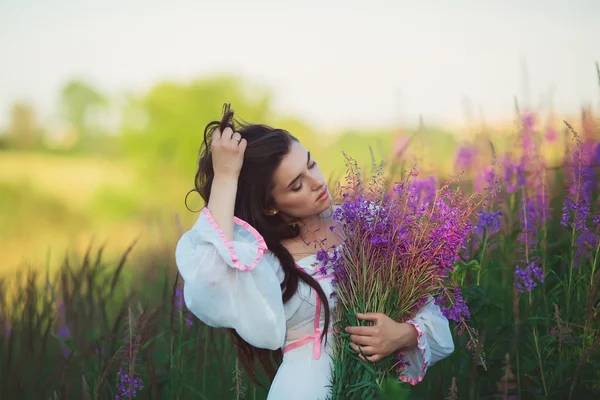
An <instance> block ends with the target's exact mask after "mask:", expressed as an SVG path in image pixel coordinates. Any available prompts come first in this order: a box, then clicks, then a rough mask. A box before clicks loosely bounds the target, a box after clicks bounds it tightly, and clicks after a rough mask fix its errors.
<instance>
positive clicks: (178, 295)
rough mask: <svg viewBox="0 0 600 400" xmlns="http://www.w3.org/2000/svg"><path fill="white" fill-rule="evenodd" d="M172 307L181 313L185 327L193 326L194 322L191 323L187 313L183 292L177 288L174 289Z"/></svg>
mask: <svg viewBox="0 0 600 400" xmlns="http://www.w3.org/2000/svg"><path fill="white" fill-rule="evenodd" d="M173 307H174V308H175V310H177V311H178V312H182V313H183V314H184V319H185V323H186V324H187V326H192V325H194V322H193V320H192V318H191V317H190V315H189V313H188V312H187V308H186V306H185V300H184V298H183V291H182V290H181V288H179V287H178V288H175V299H173Z"/></svg>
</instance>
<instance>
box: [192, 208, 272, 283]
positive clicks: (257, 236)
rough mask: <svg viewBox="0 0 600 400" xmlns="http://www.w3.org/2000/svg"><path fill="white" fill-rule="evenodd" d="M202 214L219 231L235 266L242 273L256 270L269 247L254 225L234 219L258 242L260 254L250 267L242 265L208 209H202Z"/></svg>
mask: <svg viewBox="0 0 600 400" xmlns="http://www.w3.org/2000/svg"><path fill="white" fill-rule="evenodd" d="M202 213H203V214H204V215H205V216H206V218H207V219H208V222H209V223H210V224H211V225H212V227H213V228H214V229H215V230H216V231H217V233H218V234H219V237H220V238H221V240H222V241H223V244H224V245H225V246H226V247H227V249H228V250H229V254H230V255H231V262H232V264H233V266H234V267H235V268H236V269H238V270H240V271H252V270H253V269H254V267H256V265H257V264H258V263H259V262H260V260H261V259H262V257H263V255H264V254H265V253H266V252H267V245H266V243H265V240H264V239H263V237H262V236H261V234H260V233H258V231H257V230H256V229H254V227H253V226H252V225H250V224H249V223H247V222H246V221H244V220H242V219H239V218H237V217H233V222H234V223H235V224H236V225H238V226H240V227H242V228H244V229H245V230H247V231H248V232H250V233H251V234H252V236H254V238H255V239H256V241H257V242H258V254H257V255H256V258H255V259H254V261H252V263H251V264H250V265H241V264H240V260H239V258H238V256H237V254H236V253H235V249H234V248H233V245H232V244H231V242H230V241H229V240H228V239H227V237H226V236H225V233H224V232H223V230H222V229H221V228H220V227H219V225H218V224H217V221H215V219H214V218H213V216H212V213H211V212H210V210H209V209H208V207H204V208H203V209H202Z"/></svg>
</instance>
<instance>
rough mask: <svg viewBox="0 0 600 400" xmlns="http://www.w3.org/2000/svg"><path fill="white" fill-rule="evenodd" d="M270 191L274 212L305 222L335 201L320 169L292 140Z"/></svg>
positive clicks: (307, 153) (304, 150)
mask: <svg viewBox="0 0 600 400" xmlns="http://www.w3.org/2000/svg"><path fill="white" fill-rule="evenodd" d="M273 179H274V183H275V187H274V188H273V191H272V192H271V194H272V196H273V198H274V200H275V207H274V208H275V210H277V212H279V213H280V214H282V215H283V216H284V217H289V218H292V219H306V218H310V217H314V216H317V215H319V214H320V213H322V212H323V211H325V210H327V209H328V208H329V207H330V206H331V204H332V202H333V200H332V198H331V195H330V194H329V190H328V189H327V184H326V181H325V178H324V177H323V174H322V173H321V169H320V168H319V166H318V165H317V163H316V162H315V161H314V160H313V159H312V157H311V156H310V153H309V152H308V151H307V150H306V149H305V148H304V147H303V146H302V145H301V144H300V143H298V142H296V141H292V146H291V148H290V152H289V153H288V154H287V155H286V156H285V157H283V159H282V160H281V164H279V167H278V168H277V169H276V170H275V174H274V176H273Z"/></svg>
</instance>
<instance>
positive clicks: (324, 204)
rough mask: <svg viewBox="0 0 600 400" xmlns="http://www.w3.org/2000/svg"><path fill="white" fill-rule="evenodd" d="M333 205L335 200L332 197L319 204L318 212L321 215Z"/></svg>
mask: <svg viewBox="0 0 600 400" xmlns="http://www.w3.org/2000/svg"><path fill="white" fill-rule="evenodd" d="M332 205H333V199H332V198H331V196H329V197H328V198H327V200H325V201H324V202H322V203H320V204H318V208H317V212H318V213H319V214H321V213H322V212H324V211H327V210H329V208H330V207H331V206H332Z"/></svg>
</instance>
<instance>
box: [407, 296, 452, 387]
mask: <svg viewBox="0 0 600 400" xmlns="http://www.w3.org/2000/svg"><path fill="white" fill-rule="evenodd" d="M407 323H409V324H411V325H413V326H414V327H415V328H416V329H417V332H418V339H417V341H418V344H417V347H416V348H415V349H413V350H410V351H408V352H406V353H405V354H404V361H408V363H409V365H408V366H407V367H406V368H405V369H404V371H402V374H401V376H400V380H401V381H403V382H409V383H410V384H412V385H416V384H417V383H419V382H421V381H422V380H423V378H424V377H425V373H426V372H427V368H428V367H430V366H432V365H433V364H435V363H436V362H438V361H439V360H441V359H443V358H446V357H448V356H449V355H450V354H452V352H453V351H454V341H453V340H452V333H451V332H450V325H449V323H448V320H447V319H446V317H444V315H442V312H441V310H440V308H439V306H437V305H435V304H434V301H433V298H432V299H431V301H429V302H428V303H427V305H425V307H423V308H422V309H421V310H420V311H419V313H418V314H417V315H416V316H415V318H413V319H412V320H410V321H407Z"/></svg>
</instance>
